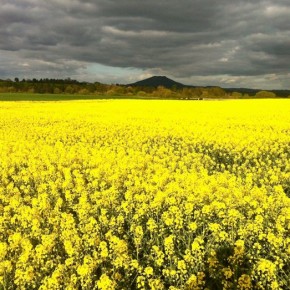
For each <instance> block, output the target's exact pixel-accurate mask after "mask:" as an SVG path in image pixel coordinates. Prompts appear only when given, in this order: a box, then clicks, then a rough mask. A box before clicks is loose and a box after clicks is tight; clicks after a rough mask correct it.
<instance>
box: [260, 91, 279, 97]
mask: <svg viewBox="0 0 290 290" xmlns="http://www.w3.org/2000/svg"><path fill="white" fill-rule="evenodd" d="M276 97H277V96H276V94H275V93H273V92H269V91H259V92H258V93H256V95H255V98H262V99H270V98H276Z"/></svg>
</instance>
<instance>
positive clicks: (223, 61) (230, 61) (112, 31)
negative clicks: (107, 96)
mask: <svg viewBox="0 0 290 290" xmlns="http://www.w3.org/2000/svg"><path fill="white" fill-rule="evenodd" d="M0 5H1V10H0V65H1V70H0V78H1V77H3V76H4V75H5V76H7V75H9V71H10V75H16V74H17V73H20V74H22V75H24V74H25V73H26V74H28V75H33V73H34V72H37V75H41V74H48V73H51V74H52V76H53V75H58V76H61V75H62V74H64V77H65V76H67V75H65V74H69V73H71V75H74V74H75V75H78V76H79V75H80V73H81V71H82V70H84V69H85V67H86V66H88V65H89V64H91V63H99V64H103V65H108V66H113V67H114V66H115V67H124V68H126V67H133V68H138V69H142V70H144V71H147V72H156V71H160V72H163V73H166V74H168V75H170V76H172V77H175V78H179V79H180V80H188V81H189V80H191V81H194V79H196V80H197V81H200V80H201V78H202V79H203V80H211V81H213V79H215V80H216V82H217V83H219V84H220V85H229V84H230V83H231V82H227V81H224V83H223V80H226V78H224V77H218V76H219V75H220V76H229V78H228V79H229V80H230V76H233V79H232V80H235V82H233V83H235V84H237V85H238V84H239V83H238V82H242V80H243V81H244V80H245V79H247V76H251V77H254V76H257V77H258V76H259V79H263V78H264V79H265V83H266V82H267V81H268V80H267V77H266V76H267V75H269V74H276V75H277V77H278V80H277V81H276V82H275V78H273V80H272V83H273V86H276V87H285V86H287V81H285V79H286V80H287V79H288V77H289V76H288V72H289V66H290V58H289V51H290V42H289V39H290V38H289V36H290V24H289V21H288V18H289V13H290V3H289V1H287V0H276V1H274V0H273V1H270V0H258V1H251V0H236V1H230V0H220V1H216V0H195V1H191V0H181V1H176V0H160V1H153V0H147V1H141V0H82V1H81V0H50V1H41V0H10V1H7V0H0ZM12 56H13V57H12ZM10 57H11V58H10ZM13 59H17V60H19V62H18V63H24V64H25V63H30V65H29V66H24V67H21V69H19V67H18V68H17V65H15V62H13ZM72 64H73V65H72ZM4 66H5V67H4ZM263 76H264V77H263ZM243 77H244V78H243ZM282 80H283V81H282ZM108 82H109V80H108ZM124 82H126V80H125V79H124ZM213 82H214V81H213Z"/></svg>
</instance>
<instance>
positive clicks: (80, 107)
mask: <svg viewBox="0 0 290 290" xmlns="http://www.w3.org/2000/svg"><path fill="white" fill-rule="evenodd" d="M289 196H290V103H289V101H288V100H256V101H250V100H237V101H204V102H194V101H191V102H190V101H140V100H139V101H137V100H135V101H134V100H115V101H102V100H100V101H71V102H43V103H41V102H15V103H13V102H7V103H5V102H2V103H0V289H50V290H51V289H102V290H105V289H106V290H108V289H171V290H173V289H240V290H246V289H289V288H290V199H289Z"/></svg>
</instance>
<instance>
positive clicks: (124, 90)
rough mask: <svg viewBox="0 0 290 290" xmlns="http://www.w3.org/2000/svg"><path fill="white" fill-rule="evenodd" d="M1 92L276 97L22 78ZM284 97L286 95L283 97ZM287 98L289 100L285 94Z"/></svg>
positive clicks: (0, 85) (2, 84)
mask: <svg viewBox="0 0 290 290" xmlns="http://www.w3.org/2000/svg"><path fill="white" fill-rule="evenodd" d="M0 93H36V94H80V95H106V96H128V97H130V96H137V97H139V98H166V99H210V98H224V99H227V98H230V99H242V98H275V97H279V95H278V96H277V94H276V93H274V92H272V91H254V90H253V92H250V93H242V92H239V91H233V90H232V89H231V90H227V89H223V88H220V87H183V88H180V87H172V88H165V87H162V86H158V87H147V86H144V87H140V86H126V85H119V84H112V85H108V84H102V83H99V82H94V83H89V82H79V81H77V80H72V79H70V78H67V79H48V78H44V79H22V80H20V79H19V78H15V79H14V80H10V79H8V80H0ZM283 97H285V95H283ZM286 97H290V96H289V95H287V96H286Z"/></svg>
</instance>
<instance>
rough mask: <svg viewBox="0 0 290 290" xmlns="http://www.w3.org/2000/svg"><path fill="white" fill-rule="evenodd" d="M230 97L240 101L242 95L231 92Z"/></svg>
mask: <svg viewBox="0 0 290 290" xmlns="http://www.w3.org/2000/svg"><path fill="white" fill-rule="evenodd" d="M230 97H231V98H233V99H241V98H242V97H243V94H242V93H239V92H232V94H231V96H230Z"/></svg>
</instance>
